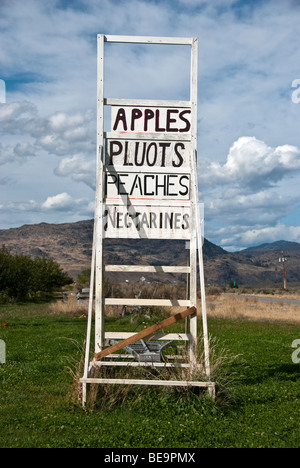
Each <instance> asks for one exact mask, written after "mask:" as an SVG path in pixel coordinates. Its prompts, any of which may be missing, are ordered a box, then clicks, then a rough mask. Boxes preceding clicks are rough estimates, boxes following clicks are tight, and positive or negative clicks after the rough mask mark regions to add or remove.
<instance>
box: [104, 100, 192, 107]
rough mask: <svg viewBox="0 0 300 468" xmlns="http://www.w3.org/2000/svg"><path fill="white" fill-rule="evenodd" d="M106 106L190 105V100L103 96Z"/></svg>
mask: <svg viewBox="0 0 300 468" xmlns="http://www.w3.org/2000/svg"><path fill="white" fill-rule="evenodd" d="M104 105H106V106H123V107H124V106H129V107H130V106H140V107H186V108H190V107H191V101H166V100H153V99H117V98H105V99H104Z"/></svg>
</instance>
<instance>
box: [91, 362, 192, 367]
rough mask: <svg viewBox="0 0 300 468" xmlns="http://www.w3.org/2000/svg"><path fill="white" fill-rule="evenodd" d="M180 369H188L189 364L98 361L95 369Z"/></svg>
mask: <svg viewBox="0 0 300 468" xmlns="http://www.w3.org/2000/svg"><path fill="white" fill-rule="evenodd" d="M102 366H105V367H113V366H117V367H169V368H170V367H171V368H172V367H173V368H176V367H179V368H180V367H181V368H189V367H190V364H181V363H169V362H168V363H165V362H153V363H152V362H125V361H99V362H98V363H97V367H102Z"/></svg>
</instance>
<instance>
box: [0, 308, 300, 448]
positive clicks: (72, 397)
mask: <svg viewBox="0 0 300 468" xmlns="http://www.w3.org/2000/svg"><path fill="white" fill-rule="evenodd" d="M4 322H7V323H8V326H7V327H2V324H3V323H4ZM108 326H109V327H110V329H111V330H112V329H125V330H127V331H130V328H128V322H127V323H126V320H124V321H123V322H122V321H121V323H120V321H117V320H115V319H110V320H109V321H108ZM126 327H127V328H126ZM209 332H210V334H211V335H212V336H213V337H215V338H216V339H217V343H218V344H217V346H216V353H218V352H220V350H221V349H223V348H226V350H228V353H229V354H232V355H238V357H237V358H236V359H235V360H234V361H233V362H228V363H225V364H224V368H223V369H222V373H223V377H224V376H225V377H226V374H228V375H230V376H231V377H232V376H233V381H232V382H231V384H230V386H229V387H227V390H226V391H227V397H228V398H227V399H226V401H224V399H223V398H222V399H220V398H219V399H218V400H217V401H216V402H212V401H211V400H210V399H208V398H206V397H204V396H202V395H198V396H197V395H194V396H192V397H191V398H190V399H186V398H184V396H182V395H180V394H176V393H175V394H174V393H166V392H165V391H164V390H163V389H160V388H151V389H143V390H142V389H141V390H140V391H143V398H141V399H136V398H130V397H129V398H128V402H127V403H125V404H122V405H121V404H115V405H114V406H113V407H112V408H110V409H109V408H108V407H105V404H104V405H103V404H102V405H100V407H99V408H98V409H97V408H95V410H94V411H93V412H85V411H83V410H82V408H81V406H80V405H79V404H77V402H76V391H75V387H74V379H73V378H72V376H71V375H70V373H69V372H68V368H69V367H72V368H73V366H75V367H76V363H78V362H79V361H80V359H81V358H82V348H83V343H84V340H85V334H86V319H85V318H81V319H80V318H72V317H64V316H53V315H49V314H48V313H47V305H46V304H26V305H20V306H3V307H0V339H2V340H4V341H5V342H6V347H7V362H6V364H0V427H1V432H0V447H1V448H5V447H10V448H15V447H34V448H37V447H70V448H72V447H103V448H125V447H126V448H138V447H145V448H149V447H151V448H197V447H198V448H201V447H277V448H279V447H286V448H292V447H299V446H300V398H299V397H300V364H293V363H292V359H291V355H292V352H293V351H294V350H293V349H292V347H291V345H292V342H293V341H294V340H295V339H300V327H299V326H296V325H285V324H269V323H261V322H260V323H254V322H246V321H233V320H232V321H230V320H210V321H209ZM75 367H74V368H75Z"/></svg>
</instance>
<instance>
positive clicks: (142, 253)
mask: <svg viewBox="0 0 300 468" xmlns="http://www.w3.org/2000/svg"><path fill="white" fill-rule="evenodd" d="M93 227H94V221H93V220H92V219H91V220H86V221H79V222H76V223H64V224H47V223H41V224H35V225H24V226H22V227H19V228H11V229H5V230H0V246H1V245H5V246H6V247H7V248H8V249H9V250H10V251H11V252H12V253H14V254H15V253H18V254H23V255H29V256H31V257H41V256H45V257H48V258H53V260H55V261H56V262H58V263H59V264H60V265H61V267H62V268H63V269H64V270H65V271H67V272H68V273H69V274H70V275H71V276H72V277H73V278H74V280H76V278H77V275H78V274H79V273H80V272H81V271H82V270H84V269H87V268H90V264H91V253H92V242H93ZM282 250H284V252H285V256H286V257H287V264H286V271H287V280H288V282H300V244H297V243H295V242H287V241H279V242H274V243H271V244H261V245H259V246H255V247H249V248H247V249H245V250H243V251H241V252H235V253H231V252H227V251H226V250H224V249H222V248H221V247H219V246H217V245H215V244H213V243H212V242H210V241H208V240H207V239H205V242H204V247H203V254H204V263H205V265H204V266H205V279H206V284H218V285H227V284H228V283H229V282H230V281H236V282H237V283H238V284H240V285H256V286H257V285H260V286H264V285H271V284H274V283H277V284H280V283H281V282H282V271H281V265H280V264H279V263H278V258H279V256H280V254H281V252H282ZM187 256H188V255H187V250H186V248H185V242H183V241H174V240H173V241H171V240H170V241H168V240H152V241H150V240H144V239H134V240H130V239H119V240H113V239H106V240H105V241H104V261H105V263H106V264H123V265H127V264H141V265H172V264H173V265H186V262H187ZM149 276H150V275H149ZM133 277H134V274H133ZM138 277H139V275H138V274H136V275H135V279H138ZM114 279H115V280H116V281H122V278H121V276H120V274H115V276H114ZM154 279H157V278H155V275H154V274H152V275H151V278H149V280H154ZM174 279H175V277H172V276H171V275H168V278H167V277H165V278H164V280H166V281H174ZM157 280H159V279H157Z"/></svg>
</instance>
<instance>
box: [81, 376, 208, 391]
mask: <svg viewBox="0 0 300 468" xmlns="http://www.w3.org/2000/svg"><path fill="white" fill-rule="evenodd" d="M80 382H86V383H92V384H116V385H152V386H157V385H158V386H164V387H166V386H176V387H203V388H212V387H214V386H215V384H214V383H212V382H198V381H194V380H131V379H99V378H98V379H97V378H91V377H89V378H87V379H84V378H83V379H80Z"/></svg>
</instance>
